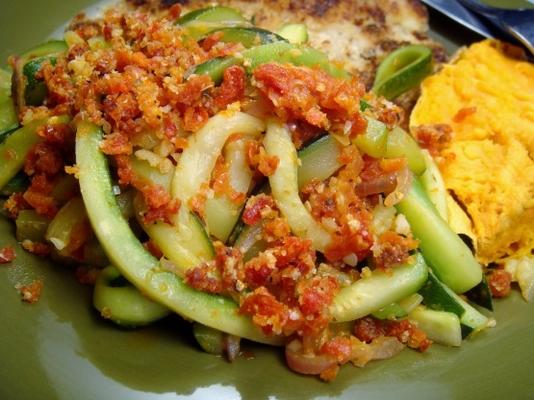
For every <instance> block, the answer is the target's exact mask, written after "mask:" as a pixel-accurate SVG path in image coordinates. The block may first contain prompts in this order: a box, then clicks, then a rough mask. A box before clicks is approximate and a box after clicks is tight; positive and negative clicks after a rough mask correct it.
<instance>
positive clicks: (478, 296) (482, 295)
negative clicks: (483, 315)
mask: <svg viewBox="0 0 534 400" xmlns="http://www.w3.org/2000/svg"><path fill="white" fill-rule="evenodd" d="M465 295H466V296H467V298H468V299H469V300H470V301H472V302H473V303H475V304H478V305H479V306H481V307H484V308H485V309H486V310H489V311H493V296H492V295H491V290H490V288H489V285H488V280H487V278H486V275H483V276H482V281H481V282H480V283H479V284H478V285H476V286H475V287H474V288H473V289H471V290H469V291H468V292H466V293H465Z"/></svg>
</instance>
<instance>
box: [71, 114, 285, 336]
mask: <svg viewBox="0 0 534 400" xmlns="http://www.w3.org/2000/svg"><path fill="white" fill-rule="evenodd" d="M101 140H102V130H101V129H100V128H99V127H97V126H95V125H94V124H91V123H88V122H85V121H80V122H78V124H77V132H76V164H77V166H78V168H79V182H80V189H81V193H82V197H83V200H84V203H85V206H86V208H87V214H88V216H89V220H90V222H91V225H92V226H93V230H94V232H95V234H96V235H97V237H98V239H99V241H100V243H101V244H102V246H103V247H104V250H105V252H106V254H107V255H108V257H109V259H110V261H111V262H112V263H113V265H115V266H116V267H117V269H118V270H119V271H120V273H121V274H122V275H123V276H124V277H125V278H126V279H127V280H128V281H129V282H131V283H132V284H133V285H134V286H136V287H137V288H138V289H139V290H141V291H142V292H143V293H144V294H146V296H147V297H149V298H151V299H152V300H154V301H157V302H158V303H161V304H163V305H165V306H166V307H168V308H169V309H171V310H172V311H174V312H176V313H178V314H180V315H182V316H183V317H185V318H188V319H192V320H195V321H198V322H200V323H202V324H204V325H207V326H210V327H212V328H215V329H219V330H221V331H224V332H228V333H231V334H233V335H236V336H240V337H244V338H247V339H250V340H254V341H257V342H260V343H266V344H271V345H280V344H282V343H283V339H282V338H280V337H272V336H265V335H264V334H263V333H262V332H261V331H260V329H259V328H257V327H256V326H255V325H254V324H253V323H252V321H251V320H250V319H249V318H247V317H245V316H243V315H240V314H239V313H238V306H237V305H236V303H235V302H234V301H233V300H231V299H228V298H225V297H221V296H214V295H210V294H207V293H202V292H199V291H196V290H194V289H192V288H191V287H189V286H187V285H186V284H185V283H184V282H183V281H182V280H181V279H180V278H179V277H178V276H176V275H175V274H173V273H171V272H167V271H165V270H163V269H162V268H161V266H160V264H159V261H158V260H157V259H156V258H154V257H153V256H152V255H151V254H150V253H148V251H147V250H146V249H145V248H144V247H143V245H142V244H141V242H139V240H138V239H137V238H136V237H135V236H134V234H133V232H132V230H131V229H130V227H129V225H128V223H127V222H126V220H125V219H124V217H123V216H122V214H121V211H120V209H119V207H118V206H117V202H116V200H115V196H114V195H113V191H112V183H111V176H110V172H109V169H108V165H107V160H106V158H105V156H104V154H102V153H101V151H100V142H101Z"/></svg>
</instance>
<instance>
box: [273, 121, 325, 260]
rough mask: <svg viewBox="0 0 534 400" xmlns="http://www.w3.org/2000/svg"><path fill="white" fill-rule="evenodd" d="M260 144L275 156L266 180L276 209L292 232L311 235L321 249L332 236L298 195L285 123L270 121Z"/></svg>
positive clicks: (294, 156)
mask: <svg viewBox="0 0 534 400" xmlns="http://www.w3.org/2000/svg"><path fill="white" fill-rule="evenodd" d="M263 145H264V146H265V151H266V152H267V154H268V155H269V156H271V157H272V156H275V157H277V158H278V166H277V168H276V171H275V172H274V173H273V174H272V175H271V176H269V184H270V186H271V191H272V194H273V198H274V200H275V202H276V204H277V206H278V209H279V210H280V212H281V214H282V215H283V216H284V217H285V218H286V220H287V223H288V224H289V227H290V228H291V231H292V232H293V233H294V234H295V235H297V236H299V237H302V238H306V239H310V240H311V241H312V243H313V246H314V248H315V249H316V250H317V251H320V252H324V251H325V250H326V248H328V246H329V245H330V243H331V240H332V237H331V235H330V234H329V233H328V232H327V231H326V230H325V229H324V228H323V226H322V225H321V224H320V223H318V222H317V221H316V220H315V219H314V218H313V216H312V215H311V214H310V212H309V211H308V209H307V208H306V207H305V206H304V204H303V203H302V200H301V199H300V197H299V190H298V178H297V171H298V169H297V168H298V157H297V150H296V149H295V146H294V144H293V141H292V140H291V134H290V133H289V131H288V129H287V127H286V126H285V125H284V124H282V123H281V122H280V121H276V120H271V121H269V122H268V123H267V133H266V134H265V137H264V139H263Z"/></svg>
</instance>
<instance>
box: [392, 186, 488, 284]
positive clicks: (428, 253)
mask: <svg viewBox="0 0 534 400" xmlns="http://www.w3.org/2000/svg"><path fill="white" fill-rule="evenodd" d="M395 207H396V208H397V211H399V212H400V213H402V214H404V216H405V217H406V219H407V220H408V222H409V224H410V227H411V230H412V233H413V235H414V236H415V237H416V238H417V239H418V240H419V248H420V250H421V253H422V254H423V255H424V257H425V260H426V261H427V262H428V263H429V265H430V267H431V268H432V269H433V271H434V272H435V273H436V275H437V276H438V278H439V279H440V280H441V281H443V283H445V284H446V285H447V286H449V287H450V288H451V289H452V290H454V291H455V292H457V293H463V292H466V291H467V290H469V289H471V288H473V287H475V286H476V285H478V284H479V283H480V281H481V280H482V267H481V266H480V264H479V263H478V262H477V261H476V259H475V257H474V256H473V254H472V253H471V250H470V249H469V247H467V245H466V244H465V243H464V242H463V241H462V239H460V237H459V236H458V235H457V234H455V233H454V232H453V231H452V230H451V228H449V226H448V225H447V222H445V221H444V220H443V219H442V218H441V217H440V216H439V215H438V213H437V211H436V209H435V207H434V205H433V204H432V203H431V202H430V200H429V199H428V197H427V196H426V194H425V191H424V189H423V188H422V187H421V184H420V183H419V182H418V181H417V179H414V182H413V183H412V187H411V189H410V191H409V192H408V193H407V194H406V195H405V196H404V198H403V199H402V200H401V201H400V202H399V203H398V204H397V205H396V206H395Z"/></svg>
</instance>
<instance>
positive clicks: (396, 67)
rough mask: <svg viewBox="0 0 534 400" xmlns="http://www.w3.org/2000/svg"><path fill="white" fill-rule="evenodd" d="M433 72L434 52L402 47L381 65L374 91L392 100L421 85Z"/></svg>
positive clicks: (414, 47) (414, 46)
mask: <svg viewBox="0 0 534 400" xmlns="http://www.w3.org/2000/svg"><path fill="white" fill-rule="evenodd" d="M431 72H432V50H430V49H429V48H428V47H425V46H421V45H409V46H405V47H401V48H399V49H397V50H395V51H393V52H392V53H391V54H389V55H388V56H387V57H386V58H385V59H384V60H383V61H382V62H381V63H380V65H379V67H378V70H377V71H376V77H375V82H374V85H373V91H374V92H375V93H376V94H377V95H379V96H384V97H385V98H386V99H388V100H391V99H394V98H395V97H397V96H399V95H401V94H402V93H404V92H406V91H408V90H410V89H412V88H414V87H416V86H417V85H419V83H421V81H422V80H423V79H424V78H425V77H426V76H427V75H429V74H430V73H431Z"/></svg>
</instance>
